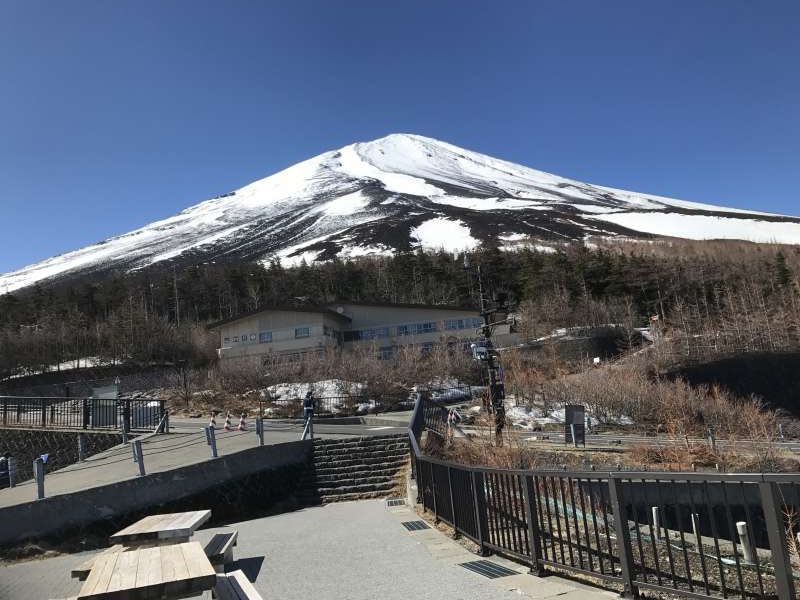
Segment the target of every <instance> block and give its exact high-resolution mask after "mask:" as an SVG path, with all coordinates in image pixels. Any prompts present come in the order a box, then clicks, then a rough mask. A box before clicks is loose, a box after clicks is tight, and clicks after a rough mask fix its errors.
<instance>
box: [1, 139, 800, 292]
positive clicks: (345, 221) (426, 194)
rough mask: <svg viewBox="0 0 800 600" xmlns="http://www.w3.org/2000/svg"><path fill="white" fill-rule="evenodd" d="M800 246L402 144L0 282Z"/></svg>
mask: <svg viewBox="0 0 800 600" xmlns="http://www.w3.org/2000/svg"><path fill="white" fill-rule="evenodd" d="M653 235H658V236H675V237H684V238H691V239H711V238H714V239H718V238H732V239H745V240H751V241H757V242H779V243H789V244H792V243H800V219H798V218H794V217H784V216H781V215H772V214H767V213H757V212H748V211H742V210H738V209H726V208H722V207H718V206H712V205H706V204H698V203H695V202H687V201H683V200H674V199H671V198H663V197H659V196H654V195H649V194H639V193H636V192H627V191H624V190H617V189H613V188H607V187H602V186H596V185H590V184H586V183H582V182H580V181H575V180H572V179H566V178H563V177H559V176H557V175H552V174H550V173H545V172H543V171H537V170H535V169H530V168H528V167H524V166H521V165H516V164H514V163H510V162H508V161H504V160H499V159H496V158H492V157H490V156H486V155H484V154H479V153H477V152H471V151H469V150H464V149H462V148H459V147H457V146H453V145H452V144H448V143H446V142H440V141H437V140H434V139H431V138H426V137H422V136H417V135H410V134H394V135H389V136H387V137H385V138H381V139H378V140H375V141H372V142H366V143H357V144H352V145H350V146H345V147H344V148H341V149H340V150H336V151H331V152H325V153H323V154H320V155H319V156H316V157H314V158H311V159H309V160H306V161H303V162H301V163H298V164H296V165H294V166H292V167H289V168H288V169H285V170H283V171H281V172H279V173H276V174H274V175H272V176H270V177H267V178H265V179H261V180H259V181H256V182H253V183H251V184H249V185H246V186H245V187H243V188H240V189H238V190H236V191H234V192H231V193H229V194H225V195H223V196H220V197H217V198H214V199H211V200H207V201H205V202H201V203H200V204H197V205H196V206H193V207H191V208H188V209H186V210H185V211H183V212H181V213H180V214H178V215H175V216H174V217H170V218H168V219H164V220H162V221H158V222H156V223H152V224H150V225H147V226H146V227H142V228H141V229H137V230H135V231H132V232H130V233H127V234H125V235H121V236H117V237H113V238H110V239H108V240H105V241H103V242H100V243H99V244H95V245H93V246H88V247H86V248H83V249H81V250H76V251H74V252H69V253H67V254H63V255H61V256H56V257H53V258H50V259H47V260H44V261H42V262H40V263H37V264H35V265H31V266H29V267H25V268H23V269H20V270H18V271H15V272H13V273H8V274H5V275H0V293H4V292H11V291H14V290H17V289H21V288H24V287H27V286H30V285H32V284H34V283H37V282H52V281H60V280H68V279H74V278H79V277H84V276H92V275H102V274H103V273H105V272H108V271H110V270H118V271H132V270H138V269H145V268H159V267H163V266H170V267H172V266H179V267H180V266H185V265H192V264H199V263H212V262H234V261H242V260H271V259H274V258H277V259H279V260H281V262H282V263H284V264H285V265H292V264H299V263H300V262H301V261H302V260H306V261H312V260H327V259H330V258H333V257H334V256H339V257H341V258H350V257H358V256H368V255H387V254H391V253H394V252H398V251H408V250H414V249H416V248H424V249H436V248H443V249H446V250H448V251H453V252H457V251H460V250H463V249H469V248H474V247H476V246H477V245H478V244H480V243H482V242H491V243H500V244H501V245H503V244H507V243H513V244H519V243H524V242H526V241H529V242H530V243H531V244H532V245H534V246H535V247H539V248H547V243H548V242H551V243H552V242H563V241H567V240H580V239H584V238H586V237H587V236H605V237H616V236H620V237H625V238H636V237H639V238H646V237H651V236H653Z"/></svg>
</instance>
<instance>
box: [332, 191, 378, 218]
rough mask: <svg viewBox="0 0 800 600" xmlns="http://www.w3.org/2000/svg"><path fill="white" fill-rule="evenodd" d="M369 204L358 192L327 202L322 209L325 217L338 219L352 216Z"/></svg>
mask: <svg viewBox="0 0 800 600" xmlns="http://www.w3.org/2000/svg"><path fill="white" fill-rule="evenodd" d="M368 204H369V198H367V197H366V196H364V194H362V193H361V192H360V191H358V192H353V193H352V194H345V195H344V196H339V197H338V198H336V199H335V200H331V201H330V202H327V203H326V204H325V206H324V208H323V212H324V213H325V214H326V215H329V216H332V217H339V216H345V215H352V214H353V213H356V212H358V211H359V210H361V209H362V208H364V207H366V206H367V205H368Z"/></svg>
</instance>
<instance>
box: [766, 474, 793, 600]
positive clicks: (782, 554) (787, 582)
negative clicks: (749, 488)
mask: <svg viewBox="0 0 800 600" xmlns="http://www.w3.org/2000/svg"><path fill="white" fill-rule="evenodd" d="M758 489H759V492H761V506H762V508H763V509H764V521H765V523H766V526H767V537H768V539H769V549H770V552H771V553H772V564H773V565H774V567H775V591H776V592H777V594H778V599H779V600H792V599H793V598H794V579H793V577H792V567H791V563H790V562H789V552H788V549H787V547H786V526H785V525H784V522H783V507H782V506H781V502H780V494H781V493H780V489H779V488H778V484H777V483H775V482H774V481H762V482H761V483H759V484H758Z"/></svg>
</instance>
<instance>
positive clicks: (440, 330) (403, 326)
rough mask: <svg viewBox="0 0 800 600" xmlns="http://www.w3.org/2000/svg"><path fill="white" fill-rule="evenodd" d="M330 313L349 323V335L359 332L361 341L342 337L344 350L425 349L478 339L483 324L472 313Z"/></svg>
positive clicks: (348, 308)
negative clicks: (400, 347)
mask: <svg viewBox="0 0 800 600" xmlns="http://www.w3.org/2000/svg"><path fill="white" fill-rule="evenodd" d="M331 309H333V310H335V311H337V312H339V310H340V309H341V312H342V314H344V315H347V316H348V317H350V319H351V324H350V331H351V332H360V334H361V338H362V339H352V338H353V335H352V333H351V334H345V337H344V347H345V348H357V347H364V346H370V347H376V348H378V349H381V348H385V349H388V348H390V347H397V346H408V345H415V346H417V345H418V346H423V347H424V346H425V345H430V344H437V343H442V342H448V341H450V342H452V341H458V340H468V339H473V338H476V337H478V336H477V334H476V329H477V328H478V327H479V326H480V323H481V322H482V321H481V320H480V317H479V316H478V313H477V312H476V311H473V310H463V309H441V308H429V307H414V308H406V307H397V306H364V305H354V304H338V305H332V306H331Z"/></svg>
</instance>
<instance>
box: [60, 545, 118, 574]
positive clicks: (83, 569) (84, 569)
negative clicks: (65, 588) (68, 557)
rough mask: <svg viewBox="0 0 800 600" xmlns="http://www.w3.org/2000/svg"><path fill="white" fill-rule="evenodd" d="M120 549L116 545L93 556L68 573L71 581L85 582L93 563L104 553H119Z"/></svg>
mask: <svg viewBox="0 0 800 600" xmlns="http://www.w3.org/2000/svg"><path fill="white" fill-rule="evenodd" d="M121 549H122V546H121V545H119V544H117V545H116V546H111V547H110V548H106V549H105V550H103V551H102V552H101V553H100V554H95V555H94V556H92V557H90V558H87V559H86V560H85V561H83V562H82V563H81V564H79V565H78V566H77V567H75V568H74V569H72V571H70V575H71V576H72V577H73V579H77V580H78V581H86V578H87V577H89V573H90V572H91V570H92V567H93V566H94V563H95V561H96V560H97V558H98V557H99V556H100V555H101V554H105V553H106V552H119V551H120V550H121Z"/></svg>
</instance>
